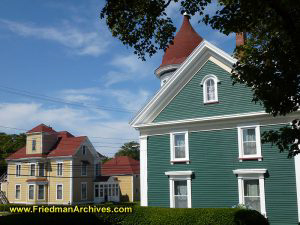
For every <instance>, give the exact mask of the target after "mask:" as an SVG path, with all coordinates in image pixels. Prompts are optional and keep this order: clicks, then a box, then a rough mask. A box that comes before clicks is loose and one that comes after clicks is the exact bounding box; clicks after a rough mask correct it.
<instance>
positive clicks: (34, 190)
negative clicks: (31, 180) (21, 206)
mask: <svg viewBox="0 0 300 225" xmlns="http://www.w3.org/2000/svg"><path fill="white" fill-rule="evenodd" d="M30 186H33V198H30V194H29V193H30V192H29V191H30ZM34 197H35V184H28V200H34Z"/></svg>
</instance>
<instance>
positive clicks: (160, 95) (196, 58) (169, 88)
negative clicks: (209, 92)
mask: <svg viewBox="0 0 300 225" xmlns="http://www.w3.org/2000/svg"><path fill="white" fill-rule="evenodd" d="M210 56H214V57H216V58H218V59H219V60H220V61H221V62H222V63H224V64H225V65H227V66H229V67H232V65H233V64H234V63H235V62H236V61H237V60H236V59H234V58H233V57H232V56H230V55H229V54H228V53H226V52H224V51H222V50H221V49H219V48H218V47H216V46H214V45H213V44H211V43H209V42H208V41H202V42H201V43H200V45H198V47H197V48H196V49H195V50H194V51H193V52H192V53H191V54H190V55H189V57H188V58H187V59H186V60H185V61H184V62H183V63H182V64H181V65H180V67H179V68H178V69H177V70H176V71H175V73H174V75H173V76H172V77H171V78H170V80H169V82H167V83H166V84H165V85H164V86H163V87H162V88H161V89H159V91H158V92H157V93H156V94H155V95H154V97H153V98H152V99H151V100H150V101H149V102H148V103H147V104H146V106H145V107H143V108H142V109H141V110H140V111H139V112H138V113H137V114H136V116H135V117H134V118H133V119H132V120H131V121H130V123H129V124H130V125H131V126H133V127H137V126H138V125H139V124H140V123H142V122H143V121H145V120H147V118H149V117H150V116H149V114H150V115H154V114H155V113H157V111H159V108H160V107H161V106H164V105H166V104H167V103H168V100H169V99H171V97H172V96H174V95H175V92H176V91H178V89H180V87H182V85H181V81H183V82H184V81H186V80H187V77H189V76H183V75H182V74H183V72H184V71H187V73H193V72H194V70H196V69H199V66H200V67H201V66H203V65H204V64H205V63H206V62H207V60H208V59H209V57H210ZM195 62H199V63H200V65H199V64H197V63H195ZM195 66H197V67H198V68H194V67H195ZM192 68H193V69H192ZM192 75H194V74H192ZM179 78H180V79H179ZM175 81H176V82H175ZM159 99H161V100H159Z"/></svg>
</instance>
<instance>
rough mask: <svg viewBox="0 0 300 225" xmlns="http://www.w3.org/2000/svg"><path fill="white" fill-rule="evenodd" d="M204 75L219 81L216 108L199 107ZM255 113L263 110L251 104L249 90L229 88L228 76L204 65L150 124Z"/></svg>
mask: <svg viewBox="0 0 300 225" xmlns="http://www.w3.org/2000/svg"><path fill="white" fill-rule="evenodd" d="M208 74H214V75H215V76H217V77H218V79H219V80H220V83H219V84H218V99H219V103H217V104H208V105H204V104H203V87H201V85H200V83H201V81H202V79H203V77H204V76H206V75H208ZM257 111H264V109H263V107H262V106H261V105H260V104H259V103H257V104H255V103H254V102H252V92H251V90H250V89H249V88H247V87H245V86H243V85H241V84H235V85H234V86H232V80H231V75H230V73H228V72H227V71H225V70H224V69H222V68H221V67H219V66H218V65H216V64H215V63H213V62H211V61H208V62H206V63H205V65H204V66H203V67H202V68H201V69H200V70H199V71H198V72H197V73H196V74H195V76H194V77H193V78H192V79H191V80H190V81H189V82H188V83H187V84H186V85H185V86H184V87H183V89H182V90H181V91H180V92H179V93H178V94H177V95H176V96H175V98H174V99H173V100H172V101H171V102H170V103H169V104H168V105H167V106H166V107H165V108H164V109H163V110H162V112H161V113H160V114H159V115H158V116H157V117H156V118H155V119H154V122H162V121H169V120H180V119H190V118H197V117H207V116H219V115H229V114H236V113H247V112H257Z"/></svg>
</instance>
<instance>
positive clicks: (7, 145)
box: [0, 133, 26, 175]
mask: <svg viewBox="0 0 300 225" xmlns="http://www.w3.org/2000/svg"><path fill="white" fill-rule="evenodd" d="M25 144H26V135H25V134H23V133H22V134H5V133H0V175H1V174H2V173H3V172H5V171H6V162H5V158H6V157H7V156H9V154H11V153H13V152H15V151H16V150H18V149H20V148H21V147H23V146H25Z"/></svg>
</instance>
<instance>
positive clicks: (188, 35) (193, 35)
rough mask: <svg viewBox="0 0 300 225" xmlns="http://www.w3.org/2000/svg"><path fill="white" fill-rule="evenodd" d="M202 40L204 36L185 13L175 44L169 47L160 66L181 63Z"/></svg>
mask: <svg viewBox="0 0 300 225" xmlns="http://www.w3.org/2000/svg"><path fill="white" fill-rule="evenodd" d="M202 40H203V38H202V37H201V36H200V35H199V34H197V32H196V31H195V30H194V28H193V27H192V25H191V24H190V21H189V16H187V15H185V16H184V17H183V23H182V25H181V28H180V30H179V31H178V33H177V34H176V35H175V38H174V40H173V44H172V45H169V47H168V48H167V50H166V52H165V54H164V57H163V60H162V63H161V65H160V67H163V66H166V65H171V64H181V63H182V62H183V61H184V60H185V59H186V58H187V57H188V56H189V55H190V54H191V53H192V51H193V50H194V49H195V48H196V47H197V46H198V45H199V43H200V42H201V41H202Z"/></svg>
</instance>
